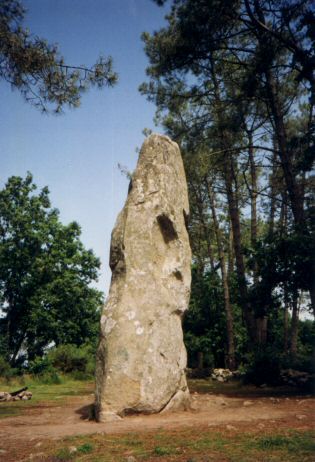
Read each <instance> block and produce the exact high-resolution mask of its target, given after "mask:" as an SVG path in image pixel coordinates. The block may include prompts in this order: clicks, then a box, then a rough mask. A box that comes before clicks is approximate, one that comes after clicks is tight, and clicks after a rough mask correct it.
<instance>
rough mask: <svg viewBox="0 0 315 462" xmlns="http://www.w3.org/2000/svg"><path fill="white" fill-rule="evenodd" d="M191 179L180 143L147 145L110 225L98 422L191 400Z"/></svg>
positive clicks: (158, 140)
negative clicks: (186, 325)
mask: <svg viewBox="0 0 315 462" xmlns="http://www.w3.org/2000/svg"><path fill="white" fill-rule="evenodd" d="M188 214H189V206H188V194H187V184H186V178H185V172H184V167H183V162H182V158H181V155H180V151H179V148H178V146H177V144H176V143H173V142H172V141H171V140H170V139H169V138H167V137H165V136H160V135H156V134H154V135H151V136H150V137H149V138H148V139H147V140H146V141H145V142H144V144H143V146H142V149H141V152H140V156H139V160H138V164H137V168H136V171H135V173H134V175H133V178H132V186H131V187H130V188H129V194H128V198H127V201H126V204H125V206H124V208H123V210H122V212H121V213H120V214H119V216H118V218H117V221H116V224H115V227H114V229H113V232H112V240H111V252H110V267H111V270H112V281H111V287H110V292H109V296H108V299H107V301H106V304H105V306H104V310H103V313H102V316H101V333H100V343H99V347H98V351H97V366H96V416H97V419H98V420H99V421H106V420H112V419H117V418H119V416H123V415H125V414H128V413H140V412H142V413H156V412H161V411H169V410H174V409H179V408H182V409H183V408H186V407H188V405H189V391H188V388H187V383H186V377H185V367H186V350H185V347H184V343H183V333H182V325H181V318H182V314H183V313H184V311H185V310H186V309H187V307H188V302H189V295H190V282H191V275H190V263H191V251H190V246H189V239H188V234H187V229H186V224H185V220H186V219H187V216H188Z"/></svg>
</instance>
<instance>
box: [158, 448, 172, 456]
mask: <svg viewBox="0 0 315 462" xmlns="http://www.w3.org/2000/svg"><path fill="white" fill-rule="evenodd" d="M173 453H174V450H172V449H171V448H164V447H163V446H155V448H154V449H153V454H154V455H156V456H167V455H170V454H173Z"/></svg>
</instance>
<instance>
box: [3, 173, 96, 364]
mask: <svg viewBox="0 0 315 462" xmlns="http://www.w3.org/2000/svg"><path fill="white" fill-rule="evenodd" d="M35 191H36V185H35V184H34V183H33V178H32V175H31V174H28V175H27V176H26V178H25V179H23V178H21V177H11V178H9V180H8V182H7V184H6V186H5V188H4V189H3V190H1V191H0V309H1V312H2V318H1V319H0V334H1V345H0V346H1V349H2V350H3V351H4V352H5V353H6V355H7V359H9V360H10V362H11V363H12V364H16V363H17V362H18V361H20V363H21V362H22V361H23V358H24V357H25V356H26V358H27V359H28V360H29V361H32V360H33V359H34V358H35V357H36V356H41V355H42V354H43V352H44V350H45V348H46V347H47V346H48V345H49V344H51V343H52V342H53V343H55V345H60V344H64V343H72V344H75V345H82V344H83V343H85V342H86V341H91V342H93V341H95V337H96V336H97V332H98V320H99V310H100V306H101V304H102V294H101V292H99V291H97V290H96V289H94V288H90V287H89V284H90V283H91V282H92V281H95V280H96V279H97V275H98V269H99V265H100V262H99V260H98V259H97V258H96V257H95V256H94V254H93V252H92V251H91V250H86V249H85V248H84V247H83V244H82V242H81V241H80V239H79V238H80V234H81V230H80V227H79V225H78V224H77V223H76V222H73V223H70V224H69V225H66V226H65V225H62V224H61V223H60V221H59V212H58V211H57V210H56V209H52V208H51V207H50V201H49V191H48V188H43V189H42V190H41V191H40V192H39V193H38V194H36V193H35ZM22 352H23V354H22ZM23 355H24V356H23Z"/></svg>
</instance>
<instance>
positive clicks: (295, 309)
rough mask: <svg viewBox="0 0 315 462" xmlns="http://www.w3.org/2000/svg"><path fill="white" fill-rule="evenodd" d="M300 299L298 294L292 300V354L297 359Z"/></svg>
mask: <svg viewBox="0 0 315 462" xmlns="http://www.w3.org/2000/svg"><path fill="white" fill-rule="evenodd" d="M298 300H299V297H298V294H296V296H295V297H294V299H293V302H292V320H291V341H290V354H291V357H292V358H293V359H295V358H296V355H297V341H298V327H299V311H300V306H299V303H298Z"/></svg>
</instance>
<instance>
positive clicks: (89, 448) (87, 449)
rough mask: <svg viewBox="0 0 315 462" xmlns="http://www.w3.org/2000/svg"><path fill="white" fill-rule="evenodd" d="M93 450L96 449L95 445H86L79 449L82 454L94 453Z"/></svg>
mask: <svg viewBox="0 0 315 462" xmlns="http://www.w3.org/2000/svg"><path fill="white" fill-rule="evenodd" d="M93 449H94V447H93V444H91V443H84V444H81V446H79V447H78V452H81V453H82V454H88V453H89V452H91V451H93Z"/></svg>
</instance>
